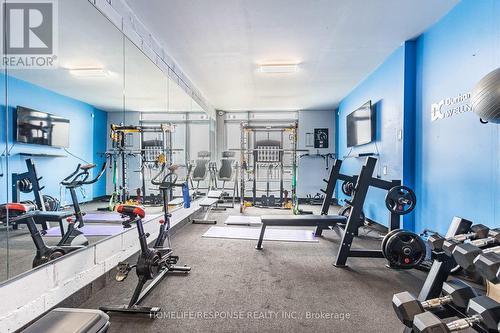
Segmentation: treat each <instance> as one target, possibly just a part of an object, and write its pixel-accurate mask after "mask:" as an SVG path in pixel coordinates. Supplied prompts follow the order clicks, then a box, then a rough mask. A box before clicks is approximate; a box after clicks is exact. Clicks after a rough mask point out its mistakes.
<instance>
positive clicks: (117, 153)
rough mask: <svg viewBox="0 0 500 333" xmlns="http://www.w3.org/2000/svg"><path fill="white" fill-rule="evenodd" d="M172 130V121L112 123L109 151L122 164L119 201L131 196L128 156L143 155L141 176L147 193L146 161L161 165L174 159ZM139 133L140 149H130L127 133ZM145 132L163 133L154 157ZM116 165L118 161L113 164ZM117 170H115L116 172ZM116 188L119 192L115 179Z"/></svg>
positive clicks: (143, 189)
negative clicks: (158, 123) (128, 179)
mask: <svg viewBox="0 0 500 333" xmlns="http://www.w3.org/2000/svg"><path fill="white" fill-rule="evenodd" d="M172 132H174V126H173V125H172V124H170V123H167V124H160V125H123V124H120V125H117V124H111V131H110V138H111V142H112V150H111V151H108V152H107V153H108V154H109V155H110V156H111V158H115V159H119V160H120V165H121V184H120V189H119V201H120V202H126V201H127V200H128V199H129V198H130V196H129V189H128V182H127V173H128V160H127V158H128V156H136V155H141V168H140V172H141V178H142V186H141V187H142V193H143V195H144V194H145V193H146V181H145V175H144V167H145V165H146V163H148V164H158V165H161V164H162V163H164V162H166V161H172V152H173V150H172V149H171V146H172ZM133 133H139V134H140V139H141V141H140V142H141V145H140V148H139V149H128V148H127V147H128V142H127V135H128V134H133ZM145 133H159V134H160V135H161V140H160V141H161V146H158V147H156V148H157V149H156V150H155V151H154V152H156V153H157V155H156V156H155V157H154V158H153V157H152V156H150V155H151V154H149V153H150V152H153V151H152V149H149V148H147V147H145V146H144V141H145V140H144V134H145ZM112 165H114V166H115V167H116V163H114V164H112ZM115 172H116V170H113V173H114V174H115ZM113 183H114V186H115V189H114V192H115V193H118V189H117V182H116V180H114V181H113Z"/></svg>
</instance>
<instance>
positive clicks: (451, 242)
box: [442, 228, 500, 256]
mask: <svg viewBox="0 0 500 333" xmlns="http://www.w3.org/2000/svg"><path fill="white" fill-rule="evenodd" d="M461 243H463V242H459V241H457V240H455V239H447V240H445V241H444V242H443V246H442V247H443V252H444V253H445V254H446V255H448V256H451V255H452V253H453V250H454V249H455V247H456V246H457V245H459V244H461ZM470 243H471V244H473V245H474V246H477V247H485V246H488V245H492V244H498V243H500V229H499V228H495V229H492V230H490V231H488V235H487V237H485V238H476V239H474V240H471V241H470Z"/></svg>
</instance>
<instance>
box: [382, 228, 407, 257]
mask: <svg viewBox="0 0 500 333" xmlns="http://www.w3.org/2000/svg"><path fill="white" fill-rule="evenodd" d="M400 231H403V229H394V230H392V231H390V232H389V233H388V234H387V235H385V236H384V239H382V245H381V246H380V247H381V248H382V253H383V254H384V257H385V245H386V244H387V241H388V240H389V238H391V237H392V235H394V234H396V233H398V232H400Z"/></svg>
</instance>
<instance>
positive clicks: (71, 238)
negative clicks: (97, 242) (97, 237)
mask: <svg viewBox="0 0 500 333" xmlns="http://www.w3.org/2000/svg"><path fill="white" fill-rule="evenodd" d="M95 166H96V165H95V164H87V165H81V164H78V166H77V167H76V170H75V171H73V173H72V174H70V175H69V176H68V177H66V178H64V179H63V180H62V181H61V185H62V186H64V187H66V188H67V189H68V190H69V192H70V194H71V201H72V205H73V210H74V215H75V221H74V223H68V229H67V230H66V231H64V228H63V227H62V225H61V232H62V239H61V241H60V242H59V243H58V245H59V246H71V245H88V244H89V242H88V240H87V238H86V237H85V236H84V235H83V233H82V232H81V231H80V230H78V229H80V228H82V227H83V226H84V221H83V216H84V215H85V213H83V212H82V210H81V208H80V203H79V202H78V197H77V195H76V189H77V188H80V187H82V186H83V185H90V184H94V183H95V182H97V181H98V180H99V179H100V178H101V176H102V175H103V174H104V171H105V170H106V163H104V164H103V165H102V168H101V171H99V173H98V174H97V176H95V177H94V178H93V179H91V180H87V179H88V178H89V177H90V172H89V171H90V170H92V169H93V168H95ZM68 222H69V221H68ZM76 223H78V224H77V225H75V224H76Z"/></svg>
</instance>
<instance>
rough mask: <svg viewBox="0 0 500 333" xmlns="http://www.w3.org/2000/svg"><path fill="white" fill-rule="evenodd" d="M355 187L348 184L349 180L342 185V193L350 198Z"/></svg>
mask: <svg viewBox="0 0 500 333" xmlns="http://www.w3.org/2000/svg"><path fill="white" fill-rule="evenodd" d="M353 187H354V185H353V183H351V182H348V181H347V180H345V181H344V182H343V183H342V193H344V194H345V195H347V196H348V197H350V196H351V195H352V189H353Z"/></svg>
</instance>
